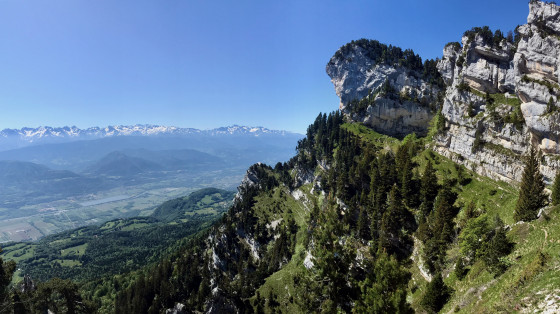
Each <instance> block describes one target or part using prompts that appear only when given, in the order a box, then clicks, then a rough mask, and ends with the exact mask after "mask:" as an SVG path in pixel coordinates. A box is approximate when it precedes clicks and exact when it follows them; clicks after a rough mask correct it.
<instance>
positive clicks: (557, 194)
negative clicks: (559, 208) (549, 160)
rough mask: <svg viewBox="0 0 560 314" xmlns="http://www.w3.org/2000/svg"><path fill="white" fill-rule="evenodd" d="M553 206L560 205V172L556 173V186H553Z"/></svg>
mask: <svg viewBox="0 0 560 314" xmlns="http://www.w3.org/2000/svg"><path fill="white" fill-rule="evenodd" d="M552 204H553V205H558V204H560V171H557V172H556V177H555V178H554V184H553V185H552Z"/></svg>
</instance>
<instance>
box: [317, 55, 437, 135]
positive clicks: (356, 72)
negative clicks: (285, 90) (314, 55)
mask: <svg viewBox="0 0 560 314" xmlns="http://www.w3.org/2000/svg"><path fill="white" fill-rule="evenodd" d="M326 70H327V74H328V75H329V76H330V77H331V81H332V82H333V84H334V88H335V91H336V94H337V95H338V96H339V97H340V109H341V110H342V112H343V113H345V114H346V116H347V117H349V118H350V119H352V120H353V121H355V122H362V123H364V124H366V125H368V126H370V127H372V128H373V129H374V130H376V131H378V132H382V133H384V134H388V135H391V136H396V137H402V136H405V135H407V134H409V133H412V132H415V133H417V134H420V135H425V134H426V133H427V130H428V125H429V121H430V120H431V119H432V117H433V115H434V110H433V108H430V106H429V105H428V104H430V103H434V102H435V100H436V98H437V95H438V93H439V92H440V91H441V88H439V87H437V86H435V85H433V84H431V83H429V82H427V81H426V80H424V79H422V78H421V77H422V75H421V74H419V73H416V72H415V71H412V70H410V69H408V68H406V67H402V66H395V65H389V64H385V63H376V61H375V60H372V59H371V58H370V57H368V55H367V52H366V51H365V49H363V48H362V47H360V46H358V45H352V46H351V48H350V49H349V51H347V52H346V53H345V54H343V55H342V56H341V57H337V56H336V55H335V57H333V58H332V59H331V60H330V62H329V63H328V64H327V69H326ZM383 84H389V86H390V87H391V89H393V93H391V94H390V95H387V94H384V93H378V92H379V91H380V90H381V89H382V86H383ZM401 95H402V96H405V95H406V97H401ZM366 96H372V97H375V98H374V100H373V101H372V104H370V105H369V106H367V108H365V110H359V111H356V110H353V109H352V108H351V106H352V105H351V103H352V101H359V100H361V99H363V98H364V97H366Z"/></svg>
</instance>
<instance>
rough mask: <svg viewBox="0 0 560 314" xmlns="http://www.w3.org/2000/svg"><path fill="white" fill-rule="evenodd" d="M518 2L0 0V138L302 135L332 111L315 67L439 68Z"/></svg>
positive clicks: (505, 21)
mask: <svg viewBox="0 0 560 314" xmlns="http://www.w3.org/2000/svg"><path fill="white" fill-rule="evenodd" d="M528 12H529V9H528V1H527V0H513V1H512V0H507V1H496V0H473V1H458V0H457V1H455V0H453V1H450V0H437V1H436V0H434V1H430V0H428V1H418V0H404V1H388V0H385V1H378V0H370V1H351V0H348V1H346V0H345V1H340V0H332V1H331V0H295V1H291V0H283V1H265V0H258V1H244V0H237V1H188V0H166V1H153V0H149V1H146V0H132V1H129V0H120V1H114V0H96V1H91V0H88V1H85V0H51V1H43V0H40V1H35V0H25V1H21V0H0V129H3V128H21V127H23V126H29V127H35V126H39V125H50V126H64V125H76V126H78V127H89V126H106V125H113V124H136V123H151V124H163V125H175V126H180V127H194V128H201V129H208V128H214V127H219V126H225V125H231V124H241V125H250V126H264V127H268V128H272V129H285V130H290V131H296V132H304V131H305V129H306V128H307V125H308V124H310V123H311V122H312V121H313V119H314V118H315V117H316V116H317V114H318V113H319V112H321V111H322V112H330V111H332V110H335V109H337V108H338V98H337V97H336V94H335V93H334V88H333V87H332V84H331V82H330V79H329V77H328V76H327V75H326V73H325V65H326V64H327V62H328V60H329V59H330V57H331V56H332V55H333V54H334V53H335V52H336V50H337V49H338V48H339V47H340V46H341V45H343V44H345V43H347V42H349V41H350V40H352V39H359V38H370V39H377V40H379V41H381V42H383V43H387V44H393V45H397V46H400V47H402V48H412V49H413V50H414V51H415V52H416V53H418V54H420V56H422V58H424V59H425V58H436V57H440V56H441V54H442V49H443V46H444V45H445V44H446V43H447V42H449V41H459V40H460V37H461V34H462V33H463V32H464V31H465V30H467V29H470V28H471V27H473V26H483V25H489V26H490V27H491V28H492V29H493V30H495V29H497V28H500V29H501V30H502V31H504V33H505V32H506V31H507V30H510V29H513V28H514V27H515V26H516V25H517V24H524V23H526V18H527V14H528Z"/></svg>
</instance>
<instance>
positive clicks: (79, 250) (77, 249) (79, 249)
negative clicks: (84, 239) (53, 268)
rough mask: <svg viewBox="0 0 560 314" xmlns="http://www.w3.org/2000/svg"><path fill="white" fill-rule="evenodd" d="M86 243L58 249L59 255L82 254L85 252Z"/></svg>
mask: <svg viewBox="0 0 560 314" xmlns="http://www.w3.org/2000/svg"><path fill="white" fill-rule="evenodd" d="M87 246H88V244H87V243H84V244H82V245H77V246H72V247H69V248H66V249H63V250H60V256H62V257H66V256H82V255H84V253H85V252H86V248H87Z"/></svg>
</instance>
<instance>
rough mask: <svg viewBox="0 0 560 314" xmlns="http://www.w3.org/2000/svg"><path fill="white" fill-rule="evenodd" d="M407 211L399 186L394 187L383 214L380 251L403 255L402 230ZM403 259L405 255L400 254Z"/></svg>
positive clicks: (403, 239)
mask: <svg viewBox="0 0 560 314" xmlns="http://www.w3.org/2000/svg"><path fill="white" fill-rule="evenodd" d="M407 216H408V215H407V209H406V208H405V207H404V205H403V203H402V199H401V196H400V195H399V190H398V188H397V185H396V184H395V185H393V188H392V189H391V192H390V193H389V198H388V199H387V211H385V213H384V214H383V218H382V221H381V230H380V232H379V233H380V234H379V249H380V250H381V251H382V252H383V251H386V252H387V253H388V254H390V255H391V254H397V253H403V250H404V242H405V240H406V239H405V237H406V236H404V235H402V234H401V229H402V228H403V227H404V226H405V223H406V220H407ZM399 255H400V256H399V257H403V256H402V255H403V254H399Z"/></svg>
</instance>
